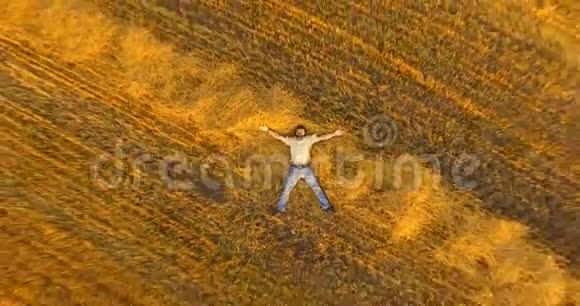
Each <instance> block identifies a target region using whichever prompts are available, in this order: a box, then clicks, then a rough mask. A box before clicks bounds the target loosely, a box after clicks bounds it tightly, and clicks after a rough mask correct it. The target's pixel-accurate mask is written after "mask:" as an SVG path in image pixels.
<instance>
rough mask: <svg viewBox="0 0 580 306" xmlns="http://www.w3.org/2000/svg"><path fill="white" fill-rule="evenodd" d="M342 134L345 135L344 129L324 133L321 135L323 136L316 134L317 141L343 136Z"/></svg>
mask: <svg viewBox="0 0 580 306" xmlns="http://www.w3.org/2000/svg"><path fill="white" fill-rule="evenodd" d="M342 135H344V132H343V131H341V130H336V131H334V132H333V133H329V134H324V135H321V136H316V142H319V141H325V140H329V139H331V138H334V137H336V136H342Z"/></svg>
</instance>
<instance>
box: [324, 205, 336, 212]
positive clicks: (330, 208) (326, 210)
mask: <svg viewBox="0 0 580 306" xmlns="http://www.w3.org/2000/svg"><path fill="white" fill-rule="evenodd" d="M324 211H325V212H327V213H329V214H333V213H335V212H336V210H334V206H332V205H331V206H328V207H327V208H326V209H324Z"/></svg>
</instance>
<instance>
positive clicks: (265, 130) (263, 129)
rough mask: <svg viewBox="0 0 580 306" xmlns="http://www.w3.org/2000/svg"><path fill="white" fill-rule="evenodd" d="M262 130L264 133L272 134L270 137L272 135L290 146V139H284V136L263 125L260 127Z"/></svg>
mask: <svg viewBox="0 0 580 306" xmlns="http://www.w3.org/2000/svg"><path fill="white" fill-rule="evenodd" d="M260 130H261V131H264V132H268V133H270V135H272V137H274V138H276V139H278V140H280V141H281V142H283V143H285V144H288V137H284V136H282V135H280V134H278V133H277V132H276V131H273V130H271V129H270V128H269V127H267V126H265V125H263V126H261V127H260Z"/></svg>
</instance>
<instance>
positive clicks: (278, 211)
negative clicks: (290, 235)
mask: <svg viewBox="0 0 580 306" xmlns="http://www.w3.org/2000/svg"><path fill="white" fill-rule="evenodd" d="M274 212H275V213H276V214H283V213H286V208H282V209H280V208H278V207H276V208H275V210H274Z"/></svg>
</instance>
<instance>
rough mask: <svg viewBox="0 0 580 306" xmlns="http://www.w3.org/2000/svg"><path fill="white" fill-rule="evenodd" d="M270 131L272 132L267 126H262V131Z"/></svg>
mask: <svg viewBox="0 0 580 306" xmlns="http://www.w3.org/2000/svg"><path fill="white" fill-rule="evenodd" d="M269 130H270V129H269V128H268V127H267V126H265V125H262V126H261V127H260V131H263V132H267V131H269Z"/></svg>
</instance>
